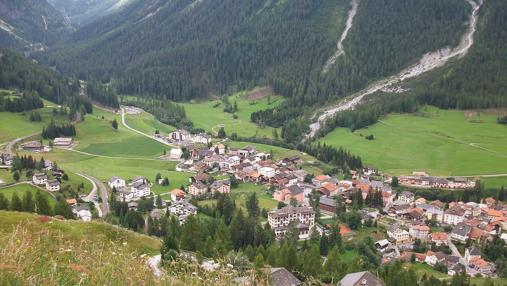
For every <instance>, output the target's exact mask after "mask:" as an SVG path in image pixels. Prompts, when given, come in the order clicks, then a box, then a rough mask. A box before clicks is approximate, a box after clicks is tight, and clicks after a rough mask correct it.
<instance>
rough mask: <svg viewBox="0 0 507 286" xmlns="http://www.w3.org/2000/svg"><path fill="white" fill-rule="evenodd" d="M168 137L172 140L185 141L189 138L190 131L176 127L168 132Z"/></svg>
mask: <svg viewBox="0 0 507 286" xmlns="http://www.w3.org/2000/svg"><path fill="white" fill-rule="evenodd" d="M169 138H170V139H172V140H174V141H186V140H189V139H190V132H188V131H187V130H183V129H178V130H176V131H173V132H171V133H169Z"/></svg>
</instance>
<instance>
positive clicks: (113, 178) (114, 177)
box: [109, 176, 123, 183]
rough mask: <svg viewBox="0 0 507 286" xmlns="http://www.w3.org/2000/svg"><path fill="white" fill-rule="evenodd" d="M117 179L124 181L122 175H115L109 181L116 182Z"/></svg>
mask: <svg viewBox="0 0 507 286" xmlns="http://www.w3.org/2000/svg"><path fill="white" fill-rule="evenodd" d="M116 180H122V181H123V179H122V178H121V177H118V176H113V177H111V179H109V182H110V183H112V182H114V181H116Z"/></svg>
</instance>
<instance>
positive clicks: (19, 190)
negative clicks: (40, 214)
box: [0, 184, 56, 205]
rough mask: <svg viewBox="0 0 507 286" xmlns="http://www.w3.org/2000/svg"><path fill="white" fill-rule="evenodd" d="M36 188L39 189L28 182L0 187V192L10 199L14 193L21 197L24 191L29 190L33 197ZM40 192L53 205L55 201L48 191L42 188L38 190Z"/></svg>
mask: <svg viewBox="0 0 507 286" xmlns="http://www.w3.org/2000/svg"><path fill="white" fill-rule="evenodd" d="M38 190H39V189H38V188H37V187H34V186H32V185H29V184H19V185H14V186H11V187H6V188H1V189H0V194H3V195H4V196H5V197H7V198H8V199H9V200H10V199H11V198H12V195H13V194H14V193H16V194H17V195H18V197H19V198H21V199H22V198H23V195H24V194H25V193H26V192H31V193H32V195H33V196H34V198H35V194H36V193H37V191H38ZM40 192H41V194H42V195H43V196H45V197H46V198H47V199H48V201H49V203H50V204H51V205H54V204H55V203H56V200H55V198H54V197H53V196H52V195H50V194H49V193H48V192H45V191H42V190H40Z"/></svg>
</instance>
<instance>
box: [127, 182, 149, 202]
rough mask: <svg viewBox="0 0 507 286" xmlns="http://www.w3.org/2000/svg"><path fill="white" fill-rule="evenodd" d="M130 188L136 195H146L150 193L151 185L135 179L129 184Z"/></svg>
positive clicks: (140, 196)
mask: <svg viewBox="0 0 507 286" xmlns="http://www.w3.org/2000/svg"><path fill="white" fill-rule="evenodd" d="M130 189H131V190H132V192H133V193H134V195H135V196H136V197H139V198H142V197H147V196H149V195H150V194H151V187H150V185H149V184H148V183H147V182H146V181H136V182H133V183H132V184H131V185H130Z"/></svg>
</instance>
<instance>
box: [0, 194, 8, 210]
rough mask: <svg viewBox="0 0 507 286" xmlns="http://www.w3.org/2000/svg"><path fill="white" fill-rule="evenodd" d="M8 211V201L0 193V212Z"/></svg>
mask: <svg viewBox="0 0 507 286" xmlns="http://www.w3.org/2000/svg"><path fill="white" fill-rule="evenodd" d="M8 209H9V199H7V198H6V197H5V196H4V194H2V193H0V210H8Z"/></svg>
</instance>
